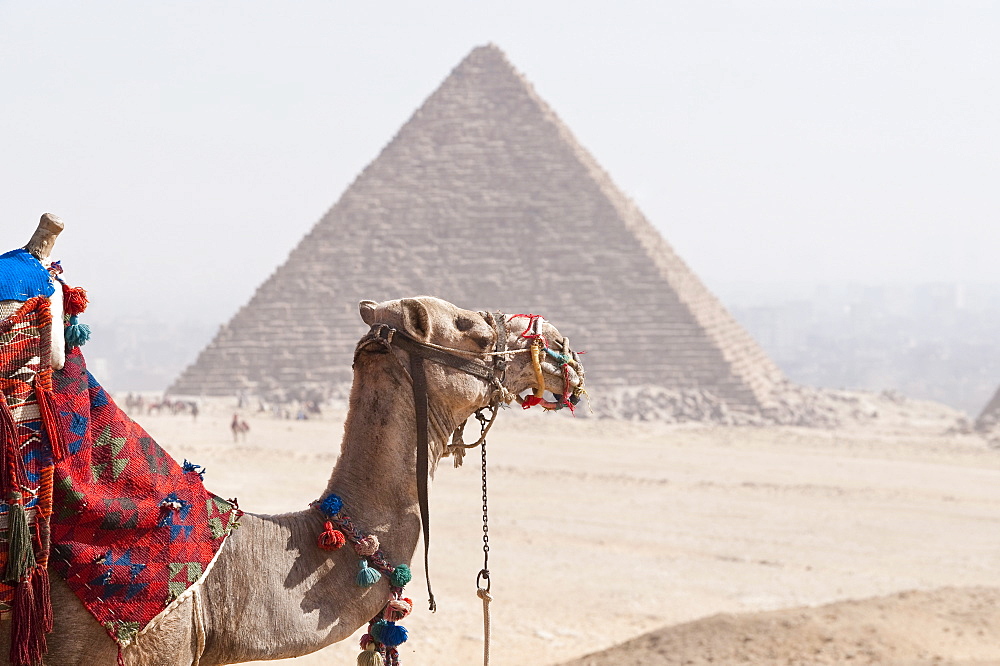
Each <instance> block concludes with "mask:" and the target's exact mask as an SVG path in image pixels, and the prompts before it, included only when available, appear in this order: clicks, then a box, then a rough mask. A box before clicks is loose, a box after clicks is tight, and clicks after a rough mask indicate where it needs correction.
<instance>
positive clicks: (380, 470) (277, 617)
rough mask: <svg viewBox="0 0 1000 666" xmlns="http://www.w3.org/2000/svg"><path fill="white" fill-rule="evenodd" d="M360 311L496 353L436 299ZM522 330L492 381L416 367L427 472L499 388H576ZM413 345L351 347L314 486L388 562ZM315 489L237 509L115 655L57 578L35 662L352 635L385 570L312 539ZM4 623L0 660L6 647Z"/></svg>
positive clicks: (134, 665) (163, 656)
mask: <svg viewBox="0 0 1000 666" xmlns="http://www.w3.org/2000/svg"><path fill="white" fill-rule="evenodd" d="M359 309H360V314H361V318H362V319H363V320H364V322H365V323H366V324H368V325H369V326H372V327H373V329H372V330H373V331H376V330H381V331H382V332H383V334H384V331H386V330H389V329H391V330H393V331H395V332H396V335H400V334H402V335H403V336H405V337H408V338H410V339H412V340H413V341H415V342H416V343H418V344H421V345H429V346H432V347H435V348H437V349H439V350H452V352H450V353H453V354H457V355H460V356H461V357H463V358H465V359H481V360H482V361H484V362H487V363H492V362H493V360H492V359H493V358H494V357H495V355H493V354H491V352H492V351H493V350H494V349H504V344H503V343H501V342H500V341H499V340H498V337H499V334H498V331H499V330H503V327H500V328H494V326H493V325H491V321H492V319H493V317H492V316H490V315H488V314H486V313H480V312H475V311H471V310H464V309H461V308H458V307H456V306H455V305H452V304H451V303H448V302H446V301H443V300H440V299H437V298H434V297H429V296H419V297H415V298H405V299H400V300H391V301H386V302H382V303H375V302H373V301H362V302H361V303H360V305H359ZM528 321H529V320H528V319H527V318H525V319H524V320H523V323H524V324H527V323H528ZM531 322H532V324H533V325H534V326H535V331H534V332H537V333H541V334H542V335H544V336H545V339H546V340H548V341H550V342H554V343H555V345H556V346H557V347H560V346H561V348H562V349H563V351H564V352H569V351H570V350H569V344H568V340H566V339H565V338H564V337H563V336H562V335H561V334H560V333H559V332H558V330H556V328H555V327H554V326H552V325H551V324H549V323H548V322H544V321H543V320H540V319H532V320H531ZM380 325H381V326H380ZM387 327H388V328H387ZM521 330H522V329H521V328H520V327H518V326H517V322H516V320H515V321H514V322H512V323H511V325H510V326H509V327H506V333H507V335H506V338H507V339H506V341H505V345H506V350H508V353H507V354H505V358H507V359H509V360H508V362H507V364H506V365H507V367H506V371H505V373H504V374H503V378H502V380H500V381H499V382H494V383H492V384H491V383H490V382H489V381H484V379H482V378H480V377H477V376H474V375H472V374H467V373H465V372H463V371H462V370H460V369H456V368H454V367H450V366H447V365H444V364H441V363H437V362H427V363H426V364H424V366H425V369H426V390H427V405H428V409H427V413H428V419H427V422H428V426H429V427H428V432H427V439H428V445H429V453H428V458H429V464H430V467H431V471H432V472H433V469H434V467H435V466H436V464H437V462H438V461H439V460H440V459H441V458H442V457H443V456H445V455H447V454H448V453H449V450H448V443H449V438H450V436H451V433H453V432H454V431H455V430H456V428H458V427H459V426H460V425H461V424H463V423H464V422H465V421H466V419H467V418H469V417H470V416H471V415H472V414H473V413H474V412H475V411H476V410H478V409H479V408H481V407H484V406H486V405H489V404H490V403H491V400H493V401H494V404H496V402H495V398H496V396H497V395H498V394H499V395H500V396H501V397H502V400H503V402H509V401H510V400H511V399H512V398H514V397H515V396H517V395H518V394H521V393H523V392H525V391H526V390H528V389H533V390H534V391H535V395H536V396H538V395H540V394H541V390H542V389H543V388H544V389H547V390H549V391H551V392H553V393H557V394H563V393H564V392H565V391H566V389H567V387H568V386H571V387H572V388H573V389H574V390H575V391H576V392H579V390H581V389H582V386H583V368H582V366H580V365H579V364H578V363H577V362H575V361H574V363H573V364H571V366H570V365H566V366H562V367H560V366H558V365H556V364H555V363H553V362H552V361H551V359H549V360H542V361H541V362H537V363H533V361H532V356H533V355H532V354H529V353H521V352H528V351H529V349H530V347H531V341H530V340H528V339H527V338H526V337H525V336H524V335H522V334H521V333H520V331H521ZM376 347H377V345H376ZM379 351H381V352H383V353H376V352H379ZM412 353H414V352H412V351H410V352H408V351H405V350H404V349H401V348H400V345H391V346H387V347H385V348H380V349H375V350H368V349H367V348H365V347H360V346H359V352H358V354H357V356H356V359H355V363H354V382H353V385H352V388H351V394H350V402H349V412H348V415H347V420H346V422H345V426H344V436H343V440H342V444H341V452H340V456H339V459H338V461H337V463H336V465H335V466H334V468H333V471H332V473H331V475H330V480H329V482H328V484H327V486H326V488H325V489H319V488H317V489H316V490H317V491H320V490H321V491H322V492H321V493H320V494H319V495H317V496H318V497H325V496H327V495H328V494H330V493H336V494H337V495H338V496H339V497H341V498H342V499H343V503H344V507H345V510H346V511H348V512H349V514H350V516H351V518H352V520H353V521H354V522H355V523H356V524H357V525H358V526H359V527H360V528H361V529H363V530H367V531H368V532H370V533H371V534H374V535H376V536H377V538H378V540H379V542H380V544H381V549H382V551H383V552H384V553H385V556H386V558H387V559H388V561H389V562H391V563H393V564H394V565H395V564H400V563H404V564H409V562H410V559H411V557H412V556H413V553H414V550H415V548H416V545H417V541H418V537H419V534H420V530H421V515H420V509H419V505H418V484H417V480H416V479H417V465H418V455H417V451H416V446H415V442H416V441H417V438H418V433H417V425H416V420H415V419H414V413H415V403H416V401H415V399H414V392H413V391H412V390H411V385H412V384H411V382H412V378H411V372H412V368H411V365H410V360H411V359H410V356H411V354H412ZM536 358H537V357H536ZM539 382H541V383H543V384H544V386H540V385H539ZM550 404H551V403H550ZM311 499H314V497H308V496H303V498H302V500H303V507H304V508H303V510H302V511H298V512H294V513H287V514H281V515H264V514H254V513H250V512H247V513H245V514H244V515H243V516H242V518H241V519H240V526H239V529H237V530H235V531H234V532H233V533H232V535H231V536H230V537H229V538H228V540H227V541H226V543H225V544H224V547H223V548H222V549H221V551H220V552H219V555H218V557H217V559H216V561H215V563H214V566H213V567H212V568H211V570H210V571H209V572H208V573H206V574H205V576H204V578H203V579H202V581H201V582H200V584H199V585H197V586H194V587H192V588H191V589H190V590H189V592H190V593H189V594H186V595H184V596H182V597H181V599H178V603H177V605H176V607H174V608H173V609H172V610H170V611H169V612H167V613H164V614H161V616H159V617H158V618H157V619H156V620H154V622H152V623H151V624H150V625H149V626H148V627H146V629H145V630H144V631H143V632H142V633H140V634H139V636H138V638H137V639H136V640H135V642H134V643H132V644H131V645H129V646H128V647H126V648H124V649H123V650H122V651H121V653H120V654H119V650H118V646H117V645H116V644H115V643H114V642H113V641H112V640H111V639H110V638H109V637H108V635H107V633H106V631H105V630H104V628H103V627H101V626H100V625H99V624H98V623H97V622H96V620H95V619H94V618H93V616H92V615H90V613H89V612H88V611H87V610H86V609H85V608H84V606H83V605H82V604H81V603H80V601H79V600H78V599H77V598H76V596H75V595H74V594H73V593H72V592H71V590H70V589H69V587H68V586H67V585H66V584H65V583H64V582H62V581H61V580H60V579H59V577H58V575H55V574H53V575H52V577H51V578H52V607H53V609H54V625H55V626H54V630H53V631H52V633H50V634H49V635H48V646H49V647H48V653H47V655H46V657H45V660H44V663H45V664H48V665H50V666H84V665H86V666H105V665H106V666H114V665H115V664H118V663H120V662H119V659H121V662H124V664H126V665H128V666H168V665H170V666H172V665H180V664H193V665H198V666H214V665H221V664H234V663H241V662H247V661H259V660H274V659H285V658H289V657H296V656H301V655H305V654H308V653H311V652H315V651H316V650H319V649H321V648H323V647H326V646H328V645H330V644H332V643H335V642H337V641H340V640H343V639H345V638H348V637H349V636H351V635H352V634H353V633H354V632H355V631H356V630H357V629H358V628H360V627H362V626H363V625H365V624H367V623H368V621H369V620H370V619H371V618H372V617H373V616H375V615H376V614H377V613H378V612H379V611H380V610H381V609H382V607H383V606H384V605H385V603H386V601H387V600H388V599H389V587H388V585H389V583H388V582H387V581H386V580H385V578H384V577H383V579H382V580H381V581H379V582H378V583H376V584H375V585H374V586H372V587H368V588H362V587H359V586H358V585H356V584H355V577H356V575H357V573H358V569H357V558H356V557H355V556H354V554H353V553H350V552H347V551H349V550H350V549H348V548H345V549H343V550H339V551H333V552H329V551H325V550H321V549H320V548H319V547H318V546H317V535H318V534H319V533H320V532H322V531H323V528H324V521H325V517H324V516H323V515H322V514H321V513H320V512H319V511H317V510H316V509H315V508H306V506H307V505H308V502H309V501H310V500H311ZM412 596H416V595H415V594H414V595H412ZM7 633H8V632H6V631H5V632H4V634H5V636H4V644H3V645H0V658H6V655H7V653H8V645H7V643H8V642H9V637H7V636H6V634H7ZM4 663H6V662H4Z"/></svg>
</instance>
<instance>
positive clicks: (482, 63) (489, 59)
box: [455, 42, 514, 70]
mask: <svg viewBox="0 0 1000 666" xmlns="http://www.w3.org/2000/svg"><path fill="white" fill-rule="evenodd" d="M470 65H471V66H474V67H489V66H491V65H492V66H494V67H495V66H498V65H499V66H504V67H506V68H507V69H511V70H513V69H514V66H513V65H512V64H511V62H510V60H508V59H507V54H506V53H504V52H503V50H501V48H500V47H499V46H497V45H496V44H494V43H493V42H489V43H487V44H483V45H482V46H477V47H475V48H474V49H472V50H471V51H469V55H467V56H465V58H463V59H462V62H460V63H459V64H458V66H457V67H456V68H455V69H457V70H458V69H463V68H464V67H467V66H470Z"/></svg>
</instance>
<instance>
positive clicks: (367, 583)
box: [355, 560, 382, 587]
mask: <svg viewBox="0 0 1000 666" xmlns="http://www.w3.org/2000/svg"><path fill="white" fill-rule="evenodd" d="M355 580H356V581H357V583H358V585H360V586H361V587H371V586H372V585H374V584H375V583H377V582H379V581H380V580H382V574H380V573H379V572H378V570H377V569H373V568H372V567H370V566H368V560H361V561H360V562H358V577H357V578H356V579H355Z"/></svg>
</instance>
